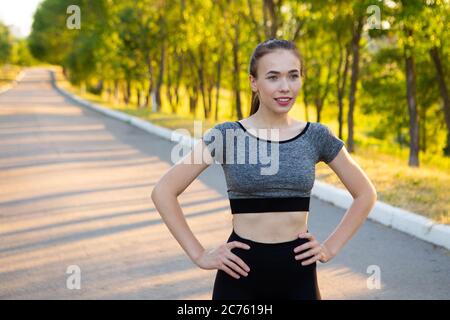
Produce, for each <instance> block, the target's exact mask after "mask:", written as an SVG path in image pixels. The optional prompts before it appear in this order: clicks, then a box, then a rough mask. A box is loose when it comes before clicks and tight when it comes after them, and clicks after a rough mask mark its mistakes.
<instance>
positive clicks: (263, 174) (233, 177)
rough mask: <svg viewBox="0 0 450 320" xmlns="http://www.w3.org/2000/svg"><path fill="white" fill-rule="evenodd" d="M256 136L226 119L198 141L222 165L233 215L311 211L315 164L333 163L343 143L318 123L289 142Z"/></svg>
mask: <svg viewBox="0 0 450 320" xmlns="http://www.w3.org/2000/svg"><path fill="white" fill-rule="evenodd" d="M260 132H262V131H257V132H255V130H253V129H252V130H251V132H250V131H249V130H247V129H246V128H245V127H244V126H243V125H242V124H241V123H240V122H239V121H235V122H232V121H227V122H222V123H219V124H217V125H215V126H214V127H213V128H211V129H210V130H208V131H207V132H206V133H205V134H204V135H203V137H202V140H203V141H204V143H205V145H206V146H207V148H208V150H209V151H210V153H211V156H212V157H213V158H214V160H215V161H216V162H218V163H220V164H221V165H222V168H223V171H224V174H225V180H226V184H227V193H228V198H229V201H230V207H231V212H232V213H233V214H235V213H255V212H276V211H309V201H310V195H311V189H312V187H313V185H314V179H315V165H316V163H318V162H319V161H323V162H325V163H329V162H330V161H332V160H333V159H334V158H335V157H336V155H337V154H338V153H339V151H340V150H341V148H342V146H343V145H344V142H343V141H342V140H341V139H339V138H338V137H336V136H335V135H334V134H333V132H332V131H331V130H330V129H329V128H328V127H327V126H325V125H323V124H321V123H319V122H307V124H306V126H305V128H304V129H303V131H301V132H300V133H299V134H298V135H296V136H294V137H292V138H290V139H287V140H281V141H278V140H279V139H278V138H275V139H273V140H270V139H269V137H274V136H273V135H267V134H268V131H267V130H266V131H264V132H262V134H259V133H260ZM269 133H270V131H269ZM263 134H266V135H263ZM275 137H277V136H275Z"/></svg>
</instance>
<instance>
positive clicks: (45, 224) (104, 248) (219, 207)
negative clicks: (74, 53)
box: [0, 68, 450, 299]
mask: <svg viewBox="0 0 450 320" xmlns="http://www.w3.org/2000/svg"><path fill="white" fill-rule="evenodd" d="M172 146H173V145H172V143H171V142H170V141H167V140H163V139H161V138H159V137H157V136H154V135H151V134H148V133H146V132H144V131H142V130H140V129H137V128H135V127H132V126H130V125H128V124H126V123H123V122H120V121H118V120H115V119H112V118H109V117H106V116H104V115H101V114H99V113H96V112H94V111H91V110H89V109H86V108H84V107H82V106H79V105H77V104H76V103H74V102H73V101H71V100H68V99H67V98H65V97H64V96H62V95H60V94H59V93H58V91H57V90H56V89H54V87H53V86H52V83H51V76H50V72H49V71H48V70H45V69H40V68H35V69H29V70H27V71H26V73H25V76H24V78H23V79H22V81H21V82H20V83H19V84H18V85H17V86H15V87H14V88H13V89H11V90H9V91H7V92H5V93H3V94H1V95H0V299H210V295H211V290H212V285H213V281H214V272H213V271H208V270H201V269H199V268H197V267H196V266H195V265H194V264H193V263H192V262H191V261H190V260H189V258H188V257H187V256H186V255H185V254H184V252H183V250H182V249H181V247H180V246H179V245H178V243H177V242H176V241H175V240H174V239H173V238H172V236H171V235H170V234H169V232H168V230H167V228H166V227H165V225H164V224H163V223H162V221H161V219H160V216H159V214H158V213H157V212H156V211H155V208H154V206H153V204H152V202H151V199H150V194H151V190H152V188H153V186H154V184H155V182H156V181H157V180H158V178H159V177H160V176H161V174H162V173H163V172H164V171H165V170H167V169H168V168H169V167H170V165H171V162H170V151H171V147H172ZM180 202H181V205H182V207H183V210H184V213H185V215H186V217H187V219H188V222H189V225H190V226H191V228H192V229H193V231H194V233H195V234H196V236H197V237H198V238H199V240H200V241H201V242H202V244H203V245H204V246H205V247H212V246H215V245H219V244H220V243H222V242H223V241H225V240H226V238H227V237H228V235H229V232H230V231H231V215H230V212H229V208H228V201H227V198H226V193H225V185H224V178H223V173H222V171H221V168H220V166H217V165H215V166H211V167H210V168H208V169H207V170H206V171H205V172H204V173H202V175H201V176H200V178H199V179H197V180H196V181H195V182H194V183H193V184H192V185H191V186H190V187H189V188H188V189H187V190H186V191H185V193H183V194H182V195H181V197H180ZM343 213H344V211H343V210H341V209H338V208H335V207H333V206H331V205H329V204H327V203H325V202H322V201H319V200H317V199H315V198H313V199H312V202H311V214H310V218H309V229H310V231H311V232H313V233H314V234H316V236H317V237H318V238H319V239H321V240H323V239H324V238H325V237H326V236H327V234H328V233H329V232H331V231H332V230H333V229H334V227H335V226H336V225H337V223H338V222H339V219H340V218H341V217H342V215H343ZM73 265H75V266H78V267H79V268H80V270H81V289H79V290H76V289H72V290H71V289H68V288H67V285H66V284H67V283H66V282H67V278H68V277H69V274H67V273H66V271H67V269H68V267H69V266H73ZM371 266H372V267H371ZM318 268H319V274H318V276H319V286H320V289H321V292H322V297H323V298H324V299H449V298H450V255H449V252H448V251H446V250H444V249H442V248H438V247H435V246H433V245H431V244H428V243H425V242H423V241H420V240H418V239H415V238H413V237H410V236H408V235H405V234H403V233H400V232H398V231H395V230H392V229H390V228H387V227H384V226H382V225H380V224H377V223H374V222H371V221H367V222H366V223H365V224H364V226H363V227H362V228H361V229H360V230H359V232H358V233H357V234H356V235H355V237H354V238H352V239H351V241H350V242H349V243H348V244H347V246H346V247H345V248H344V250H342V251H341V252H340V254H339V255H338V256H337V257H336V258H335V259H334V260H333V261H331V262H330V263H327V264H318ZM368 268H369V269H371V268H375V269H377V270H379V271H380V274H381V288H379V289H369V288H368V287H367V279H368V277H369V273H368Z"/></svg>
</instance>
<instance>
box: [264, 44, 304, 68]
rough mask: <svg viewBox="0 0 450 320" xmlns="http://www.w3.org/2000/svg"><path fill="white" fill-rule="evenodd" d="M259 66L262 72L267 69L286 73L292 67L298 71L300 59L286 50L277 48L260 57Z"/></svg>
mask: <svg viewBox="0 0 450 320" xmlns="http://www.w3.org/2000/svg"><path fill="white" fill-rule="evenodd" d="M259 67H260V68H259V69H260V70H261V71H262V72H264V73H266V72H269V71H278V72H281V73H287V72H289V71H290V70H293V69H296V70H298V71H300V61H299V60H298V58H297V57H296V56H295V55H294V54H293V53H291V52H289V51H288V50H277V51H275V52H271V53H268V54H266V55H264V56H263V57H261V59H260V64H259Z"/></svg>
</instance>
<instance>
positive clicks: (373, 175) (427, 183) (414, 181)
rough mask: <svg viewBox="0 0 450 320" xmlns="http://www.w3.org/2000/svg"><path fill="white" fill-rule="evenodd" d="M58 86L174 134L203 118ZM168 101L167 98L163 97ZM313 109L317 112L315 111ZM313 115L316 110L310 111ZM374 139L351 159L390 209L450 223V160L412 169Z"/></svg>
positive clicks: (322, 176)
mask: <svg viewBox="0 0 450 320" xmlns="http://www.w3.org/2000/svg"><path fill="white" fill-rule="evenodd" d="M58 84H59V85H61V86H62V87H64V88H66V89H68V90H69V91H72V92H73V93H75V94H77V95H79V96H81V97H83V98H84V99H86V100H89V101H91V102H94V103H100V104H102V105H104V106H107V107H109V108H111V109H115V110H120V111H122V112H125V113H128V114H131V115H134V116H137V117H140V118H142V119H145V120H148V121H151V122H152V123H153V124H156V125H159V126H163V127H166V128H169V129H179V128H184V129H187V130H189V132H190V133H191V134H192V135H193V134H194V125H193V123H194V120H197V121H198V119H199V118H198V116H196V117H194V116H193V115H189V114H186V113H185V114H182V115H175V114H171V113H169V112H167V111H166V112H151V110H149V109H148V108H144V109H138V108H137V107H132V106H126V105H123V104H117V105H115V104H112V103H110V102H108V101H107V100H105V99H102V97H100V96H98V95H94V94H90V93H84V92H81V91H80V89H79V88H76V87H73V86H71V85H70V84H69V83H68V82H67V81H65V80H64V79H63V78H61V76H59V77H58ZM163 98H164V97H163ZM227 98H228V99H229V97H227V96H225V97H224V96H222V95H221V100H220V101H223V102H219V104H220V103H223V104H222V105H229V102H228V101H230V100H228V101H227V100H226V99H227ZM311 109H312V108H311ZM247 110H248V105H244V114H247V113H248V111H247ZM311 111H312V110H311ZM304 114H305V113H304V109H302V107H298V108H296V110H293V112H291V115H292V116H293V117H294V118H297V119H304V118H305V117H304ZM336 118H337V117H336V115H332V114H327V117H326V119H321V121H320V122H322V123H324V124H326V125H327V126H329V127H330V128H332V130H333V131H334V132H335V133H337V124H332V123H333V121H331V119H336ZM362 118H364V119H365V120H363V121H361V122H360V121H359V120H358V121H355V122H356V123H358V124H359V126H357V127H356V128H355V137H358V138H359V139H364V137H365V135H364V131H365V130H367V128H368V126H369V125H370V123H375V122H374V121H376V119H369V118H368V117H367V116H363V115H360V114H358V113H356V114H355V119H362ZM220 119H221V121H225V120H229V119H231V115H230V114H228V113H227V110H223V111H222V114H220ZM314 119H315V118H314V117H313V114H312V112H311V113H310V114H309V121H315V120H314ZM202 124H203V130H206V129H207V128H210V127H212V126H213V125H214V124H215V123H214V121H211V120H202ZM368 140H369V139H366V140H362V141H356V142H355V152H354V153H352V154H351V156H352V157H353V158H354V160H355V161H356V162H357V163H358V164H359V165H360V166H361V168H362V169H363V170H364V171H365V173H366V174H367V175H368V177H369V178H370V179H371V181H372V182H373V184H374V185H375V188H376V189H377V192H378V200H380V201H383V202H385V203H388V204H390V205H393V206H396V207H400V208H403V209H406V210H409V211H412V212H415V213H417V214H420V215H422V216H425V217H427V218H430V219H432V220H434V221H435V222H437V223H443V224H450V216H449V212H450V201H449V199H450V188H449V186H450V159H449V158H445V157H443V156H439V155H435V154H431V153H421V154H420V162H421V165H420V167H419V168H413V167H409V166H408V164H407V163H408V150H407V149H399V148H398V147H396V146H393V145H392V144H389V143H387V142H383V141H378V143H367V141H368ZM316 178H317V179H318V180H321V181H324V182H327V183H330V184H332V185H335V186H337V187H340V188H344V189H345V186H344V185H343V184H342V182H341V181H340V179H339V178H338V177H337V176H336V174H335V173H334V172H333V171H332V170H331V169H330V168H329V167H328V166H327V165H326V164H324V163H322V162H321V163H319V164H318V165H317V167H316Z"/></svg>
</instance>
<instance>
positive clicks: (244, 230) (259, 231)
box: [233, 211, 308, 243]
mask: <svg viewBox="0 0 450 320" xmlns="http://www.w3.org/2000/svg"><path fill="white" fill-rule="evenodd" d="M233 229H234V231H235V232H236V234H237V235H239V236H240V237H242V238H245V239H249V240H252V241H256V242H262V243H279V242H287V241H292V240H295V239H297V238H298V235H299V234H300V233H302V232H306V231H307V229H308V211H289V212H263V213H261V212H259V213H235V214H233Z"/></svg>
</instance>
